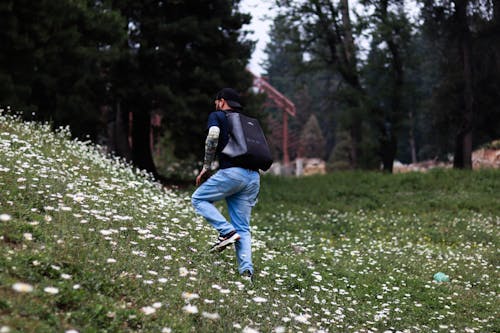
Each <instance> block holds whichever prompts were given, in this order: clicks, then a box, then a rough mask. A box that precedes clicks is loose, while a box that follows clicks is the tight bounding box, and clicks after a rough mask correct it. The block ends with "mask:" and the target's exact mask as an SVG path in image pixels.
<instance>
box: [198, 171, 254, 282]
mask: <svg viewBox="0 0 500 333" xmlns="http://www.w3.org/2000/svg"><path fill="white" fill-rule="evenodd" d="M259 188H260V175H259V173H258V172H257V171H252V170H248V169H243V168H227V169H221V170H219V171H217V172H216V173H215V174H214V175H213V176H212V177H210V178H208V179H207V180H206V181H205V182H204V183H203V184H201V185H200V187H198V189H197V190H196V191H195V192H194V193H193V195H192V197H191V202H192V203H193V207H194V209H195V211H196V213H198V214H200V215H201V216H203V217H204V218H205V219H206V220H207V221H208V222H209V223H210V224H211V225H212V226H213V227H214V228H215V229H216V230H217V231H218V232H219V234H221V235H225V234H227V233H229V232H231V231H233V230H236V232H237V233H238V234H239V235H240V237H241V238H240V239H239V240H238V241H237V242H236V244H235V248H236V256H237V259H238V271H239V272H240V274H241V273H243V272H244V271H245V270H249V271H250V272H251V273H252V274H253V265H252V245H251V242H252V238H251V235H250V214H251V212H252V207H253V206H255V204H256V203H257V196H258V194H259ZM222 199H226V203H227V209H228V212H229V217H230V220H231V222H230V223H229V222H228V221H227V220H226V218H225V217H224V216H223V215H222V214H221V213H220V211H219V210H218V209H217V208H216V207H215V206H214V205H213V203H214V202H215V201H219V200H222Z"/></svg>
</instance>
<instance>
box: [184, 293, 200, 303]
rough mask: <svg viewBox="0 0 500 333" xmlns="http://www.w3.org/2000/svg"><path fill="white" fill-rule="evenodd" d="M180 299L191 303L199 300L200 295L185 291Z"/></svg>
mask: <svg viewBox="0 0 500 333" xmlns="http://www.w3.org/2000/svg"><path fill="white" fill-rule="evenodd" d="M182 298H184V299H185V300H186V301H191V300H193V299H197V298H200V295H198V294H195V293H190V292H187V291H185V292H183V293H182Z"/></svg>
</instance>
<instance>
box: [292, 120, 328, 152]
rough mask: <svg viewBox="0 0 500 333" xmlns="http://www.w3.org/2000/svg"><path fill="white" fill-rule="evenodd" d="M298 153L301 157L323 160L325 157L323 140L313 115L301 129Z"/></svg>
mask: <svg viewBox="0 0 500 333" xmlns="http://www.w3.org/2000/svg"><path fill="white" fill-rule="evenodd" d="M299 151H300V152H301V153H300V156H301V157H316V158H324V156H325V155H326V154H325V139H324V137H323V133H322V132H321V128H320V127H319V123H318V119H317V118H316V116H315V115H314V114H313V115H311V116H310V117H309V120H308V121H307V123H306V124H305V125H304V128H303V129H302V133H301V134H300V147H299Z"/></svg>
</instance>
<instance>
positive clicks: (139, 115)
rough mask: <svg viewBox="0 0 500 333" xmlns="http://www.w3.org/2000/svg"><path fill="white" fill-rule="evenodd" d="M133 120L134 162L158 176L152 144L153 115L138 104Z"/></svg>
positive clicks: (140, 167)
mask: <svg viewBox="0 0 500 333" xmlns="http://www.w3.org/2000/svg"><path fill="white" fill-rule="evenodd" d="M132 115H133V120H132V162H133V163H134V165H135V166H136V167H138V168H139V169H143V170H146V171H148V172H150V173H152V174H153V175H154V176H155V177H157V176H158V173H157V171H156V167H155V164H154V161H153V155H152V152H151V146H150V133H151V115H150V111H149V110H147V109H145V108H144V107H143V108H141V106H139V105H136V106H135V108H134V110H133V113H132Z"/></svg>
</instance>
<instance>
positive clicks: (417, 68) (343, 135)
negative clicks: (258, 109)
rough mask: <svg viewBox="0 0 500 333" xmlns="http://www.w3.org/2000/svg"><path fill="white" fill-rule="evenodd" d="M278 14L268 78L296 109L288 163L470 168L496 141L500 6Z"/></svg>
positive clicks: (340, 4) (356, 7)
mask: <svg viewBox="0 0 500 333" xmlns="http://www.w3.org/2000/svg"><path fill="white" fill-rule="evenodd" d="M278 3H279V4H280V6H281V7H280V11H279V12H280V14H279V15H277V16H276V18H275V19H274V24H273V27H272V29H271V41H270V43H269V44H268V46H267V54H268V57H269V60H268V63H267V64H266V69H267V71H268V77H269V80H270V82H271V83H272V84H273V85H274V86H275V87H277V88H278V89H279V90H280V91H282V92H283V93H285V94H286V95H288V96H291V98H292V100H293V101H294V102H295V104H296V106H297V117H296V118H295V119H292V121H291V122H290V126H291V127H292V133H295V136H294V135H292V142H291V147H292V149H293V151H292V152H290V155H291V157H292V158H293V157H294V156H297V155H302V156H304V155H308V154H313V155H316V156H314V157H317V156H318V155H319V156H321V157H323V158H325V159H327V160H329V161H330V163H329V165H330V166H331V167H333V168H352V167H361V168H379V167H380V166H381V165H382V166H383V168H384V170H387V171H391V170H392V165H393V161H394V160H395V159H397V160H401V161H403V162H405V163H411V162H417V161H420V160H427V159H439V160H447V159H449V158H451V157H453V158H454V161H453V162H454V166H455V167H457V168H470V167H471V152H472V150H473V149H475V148H477V147H478V146H481V145H483V144H485V143H487V142H490V141H492V140H495V139H498V138H500V1H494V0H440V1H430V0H414V1H402V0H360V1H356V3H354V2H353V1H347V0H337V1H327V0H311V1H285V0H283V1H278ZM350 6H351V7H350ZM316 119H317V120H316ZM304 124H307V125H306V126H304ZM276 138H279V135H277V136H276ZM294 139H295V140H294ZM275 141H276V140H275ZM315 142H316V143H317V144H316V146H315V147H316V149H311V148H310V147H311V146H314V143H315ZM277 151H278V152H279V146H277ZM306 157H313V156H306Z"/></svg>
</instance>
